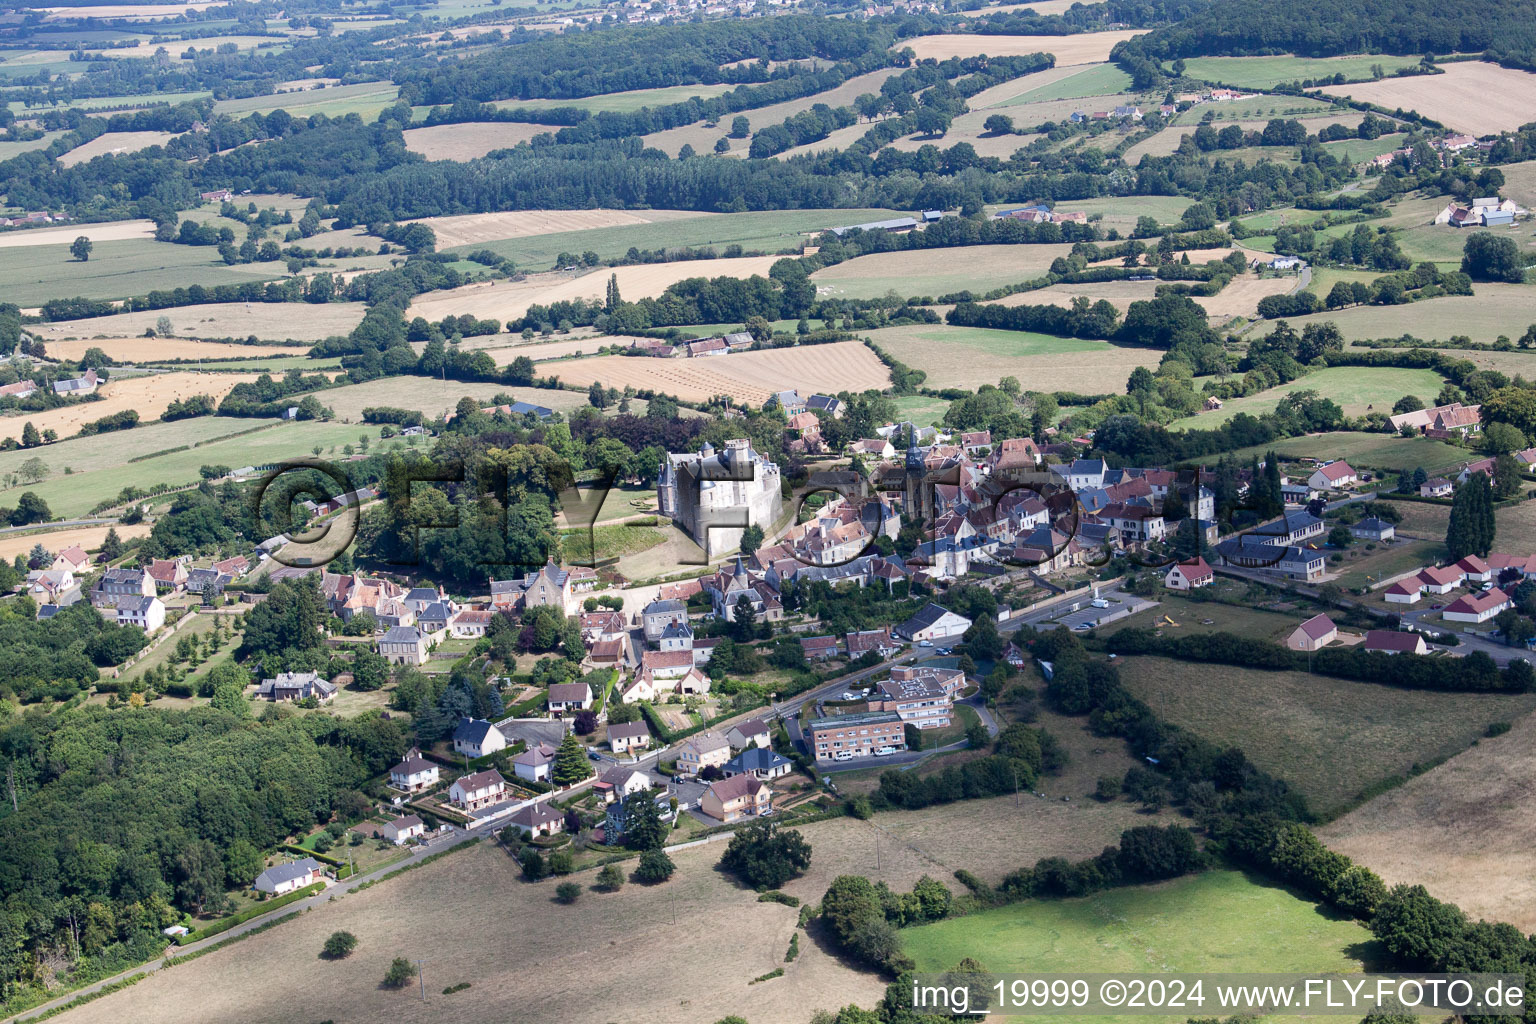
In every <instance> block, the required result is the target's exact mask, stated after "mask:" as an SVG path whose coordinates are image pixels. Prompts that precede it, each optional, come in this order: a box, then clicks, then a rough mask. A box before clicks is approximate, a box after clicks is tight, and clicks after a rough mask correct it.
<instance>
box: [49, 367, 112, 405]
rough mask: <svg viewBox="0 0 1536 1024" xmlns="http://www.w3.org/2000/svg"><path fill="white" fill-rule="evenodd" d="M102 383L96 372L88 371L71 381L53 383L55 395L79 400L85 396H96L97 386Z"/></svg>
mask: <svg viewBox="0 0 1536 1024" xmlns="http://www.w3.org/2000/svg"><path fill="white" fill-rule="evenodd" d="M100 383H101V378H99V377H97V376H96V371H95V370H86V371H85V373H84V375H82V376H79V377H72V378H70V379H69V380H57V381H54V382H53V393H54V394H56V395H62V396H63V397H65V398H79V397H82V396H84V395H90V394H95V392H96V386H97V385H98V384H100Z"/></svg>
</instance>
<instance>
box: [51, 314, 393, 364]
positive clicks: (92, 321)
mask: <svg viewBox="0 0 1536 1024" xmlns="http://www.w3.org/2000/svg"><path fill="white" fill-rule="evenodd" d="M161 317H165V318H166V319H168V320H170V321H171V333H172V335H173V336H174V337H178V338H248V337H250V336H252V335H255V336H256V337H258V338H271V339H273V340H275V341H288V340H293V341H319V340H320V339H322V338H328V337H330V336H331V335H333V334H346V333H347V332H348V331H350V330H351V329H352V328H354V327H356V326H357V325H358V323H359V321H361V320H362V319H363V304H362V303H361V302H327V303H322V304H312V303H308V302H251V303H245V302H212V303H209V304H207V305H204V306H177V307H176V308H175V309H146V310H140V311H138V312H134V313H113V314H112V315H111V316H96V317H89V318H87V319H85V320H65V321H62V322H60V323H56V324H48V325H47V326H46V327H38V328H33V333H34V334H36V335H38V336H39V337H41V338H42V339H43V341H45V342H47V344H48V347H49V348H50V349H51V348H52V347H53V344H54V342H55V341H63V340H67V339H69V338H95V337H115V338H121V337H133V336H135V335H142V334H143V333H144V332H145V331H148V330H157V328H156V326H155V325H156V324H157V323H159V321H160V318H161ZM251 354H252V355H255V354H256V353H254V352H253V353H251Z"/></svg>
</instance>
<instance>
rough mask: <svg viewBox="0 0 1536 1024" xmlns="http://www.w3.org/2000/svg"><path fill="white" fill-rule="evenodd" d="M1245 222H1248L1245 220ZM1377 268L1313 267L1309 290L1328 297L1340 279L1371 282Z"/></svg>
mask: <svg viewBox="0 0 1536 1024" xmlns="http://www.w3.org/2000/svg"><path fill="white" fill-rule="evenodd" d="M1243 223H1245V224H1246V223H1247V221H1244V222H1243ZM1380 276H1381V274H1380V272H1378V271H1375V270H1344V269H1342V268H1337V267H1313V268H1312V281H1311V282H1310V283H1309V284H1308V285H1307V291H1309V292H1311V293H1312V294H1313V295H1316V296H1317V297H1318V298H1320V299H1326V298H1328V293H1329V292H1331V291H1333V286H1334V285H1336V284H1338V283H1339V282H1340V281H1348V282H1349V283H1350V284H1354V283H1356V282H1359V283H1361V284H1370V283H1371V282H1372V281H1374V280H1376V279H1377V278H1378V277H1380Z"/></svg>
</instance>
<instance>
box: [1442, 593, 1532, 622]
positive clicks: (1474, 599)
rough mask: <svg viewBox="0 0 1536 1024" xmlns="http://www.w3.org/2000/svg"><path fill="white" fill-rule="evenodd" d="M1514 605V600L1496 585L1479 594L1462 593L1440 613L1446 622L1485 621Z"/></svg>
mask: <svg viewBox="0 0 1536 1024" xmlns="http://www.w3.org/2000/svg"><path fill="white" fill-rule="evenodd" d="M1513 605H1514V601H1512V600H1511V599H1510V596H1509V595H1508V594H1506V593H1504V591H1502V590H1499V589H1498V588H1497V587H1495V588H1493V589H1492V590H1485V591H1483V592H1482V593H1480V594H1463V595H1462V596H1460V597H1458V598H1457V599H1456V600H1454V601H1452V602H1451V603H1450V604H1448V605H1446V606H1445V609H1444V610H1443V611H1442V612H1441V613H1440V614H1441V615H1443V616H1444V617H1445V621H1446V622H1470V623H1474V624H1476V623H1481V622H1487V621H1488V620H1489V619H1491V618H1493V617H1494V616H1495V615H1497V614H1499V612H1502V611H1503V610H1504V609H1506V608H1510V607H1512V606H1513Z"/></svg>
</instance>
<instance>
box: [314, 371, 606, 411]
mask: <svg viewBox="0 0 1536 1024" xmlns="http://www.w3.org/2000/svg"><path fill="white" fill-rule="evenodd" d="M497 395H511V396H512V400H513V401H515V402H528V403H530V404H532V405H542V406H545V407H547V408H550V409H554V410H555V411H556V412H570V411H571V410H572V409H576V408H579V407H581V406H584V405H586V404H587V396H586V394H585V393H580V394H578V393H577V392H575V391H557V390H555V389H554V388H520V387H508V386H507V385H505V384H489V383H480V382H473V383H471V382H468V381H453V380H441V379H439V378H437V377H416V376H403V377H380V378H379V379H378V380H370V381H367V382H365V383H362V384H345V385H343V386H341V387H339V388H330V389H328V390H326V391H322V392H319V398H320V400H321V401H322V402H324V403H325V404H326V405H327V406H329V407H330V408H331V409H332V410H333V411H334V412H335V413H336V418H337V419H339V420H346V421H348V422H357V421H361V420H362V418H363V410H364V409H366V408H368V407H369V406H377V405H392V406H396V407H398V408H402V409H414V410H416V411H417V412H419V413H421V414H422V415H423V416H426V417H427V418H428V419H433V418H436V417H438V416H451V415H453V408H454V406H456V405H458V404H459V399H461V398H465V397H469V398H473V399H475V400H477V401H479V402H481V403H482V404H483V405H485V406H489V405H490V404H491V400H492V399H493V398H495V396H497Z"/></svg>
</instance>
